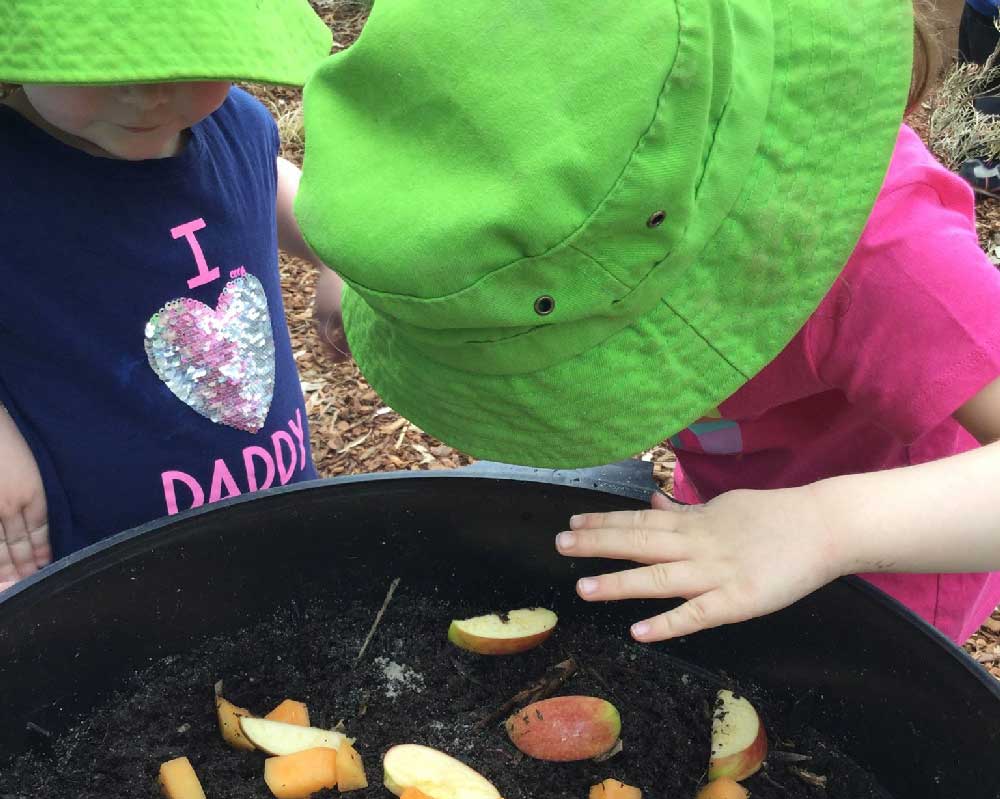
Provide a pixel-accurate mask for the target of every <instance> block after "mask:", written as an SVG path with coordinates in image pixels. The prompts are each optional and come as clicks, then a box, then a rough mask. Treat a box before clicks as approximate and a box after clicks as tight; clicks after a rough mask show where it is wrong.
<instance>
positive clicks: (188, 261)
mask: <svg viewBox="0 0 1000 799" xmlns="http://www.w3.org/2000/svg"><path fill="white" fill-rule="evenodd" d="M0 39H2V40H3V41H4V42H5V43H7V44H10V45H11V46H9V47H7V46H5V47H4V48H3V50H2V52H0V81H3V82H4V83H7V84H15V85H16V86H15V87H13V91H12V92H9V93H8V96H7V97H6V99H5V100H4V103H3V105H2V106H0V174H2V175H3V176H4V177H3V187H4V188H3V192H2V193H0V225H2V226H3V235H2V240H3V253H2V254H0V279H2V281H3V285H4V286H6V288H5V293H4V300H5V301H4V311H3V315H2V318H0V403H2V404H3V406H4V408H5V409H4V410H0V587H4V586H5V585H9V584H10V583H11V582H13V581H16V580H17V579H18V578H20V577H24V576H26V575H28V574H30V573H32V572H33V571H34V570H35V569H36V568H37V567H40V566H42V565H44V564H45V563H46V562H48V560H49V559H50V557H51V556H53V555H54V556H55V557H61V556H63V555H66V554H68V553H70V552H73V551H74V550H77V549H79V548H80V547H82V546H85V545H87V544H89V543H91V542H94V541H97V540H98V539H100V538H102V537H105V536H107V535H110V534H112V533H115V532H118V531H120V530H124V529H127V528H129V527H132V526H134V525H137V524H139V523H142V522H145V521H148V520H151V519H153V518H156V517H159V516H164V515H168V514H174V513H178V512H179V511H182V510H186V509H188V508H192V507H198V506H200V505H203V504H206V503H210V502H215V501H216V500H219V499H224V498H227V497H232V496H237V495H240V494H244V493H247V492H251V491H256V490H258V489H262V488H266V487H269V486H272V485H274V486H276V485H283V484H286V483H290V482H294V481H300V480H307V479H310V478H313V477H315V475H316V473H315V468H314V466H313V463H312V459H311V455H310V450H309V431H308V427H307V424H306V412H305V409H304V407H303V398H302V392H301V388H300V385H299V381H298V376H297V373H296V369H295V362H294V360H293V357H292V351H291V345H290V341H289V334H288V329H287V326H286V324H285V321H284V310H283V306H282V300H281V294H280V286H279V275H278V260H277V249H278V245H279V244H280V245H281V247H283V248H284V249H286V250H287V251H288V252H290V253H292V254H295V255H300V256H303V257H310V258H314V256H312V255H311V253H309V252H308V248H307V247H306V245H305V243H304V242H303V241H302V239H301V237H300V235H299V233H298V228H297V226H296V225H295V222H294V218H293V217H292V214H291V202H292V198H293V197H294V194H295V192H296V191H297V185H298V178H299V175H298V170H297V168H296V167H294V166H293V165H291V164H290V163H288V162H286V161H282V160H281V159H279V158H278V146H279V142H278V132H277V127H276V125H275V123H274V121H273V120H272V119H271V117H270V115H269V114H268V113H267V111H266V110H265V109H264V108H263V106H261V105H260V104H259V103H258V102H257V101H256V100H254V99H252V98H251V97H250V96H249V95H248V94H246V93H244V92H242V91H240V90H237V89H235V88H233V87H232V86H231V83H230V81H231V80H232V79H238V78H242V79H249V80H256V81H264V82H271V83H280V84H299V85H301V84H302V83H304V81H305V79H306V77H307V76H308V74H309V72H310V71H311V70H312V69H313V67H315V66H316V65H317V64H318V62H319V60H320V59H322V58H323V57H324V56H325V55H327V54H328V53H329V51H330V43H331V34H330V32H329V30H328V29H327V27H326V26H325V25H324V23H323V22H322V20H320V19H319V18H318V17H317V16H316V15H315V14H314V12H313V11H312V9H311V8H310V7H309V5H308V3H307V2H306V0H163V2H160V3H156V4H145V3H142V4H127V9H126V7H125V6H122V4H117V5H116V6H115V8H114V13H112V10H111V9H110V7H109V6H108V4H107V3H105V2H102V1H98V0H74V1H73V2H56V3H51V2H50V3H44V4H38V3H36V2H34V0H14V2H13V5H11V4H10V3H7V4H5V6H4V9H3V10H2V11H0ZM316 263H318V261H317V262H316ZM323 271H324V272H327V273H329V270H323ZM329 274H330V275H332V274H333V273H329ZM333 279H334V280H335V278H333ZM329 280H330V278H329V277H328V278H326V280H325V282H329Z"/></svg>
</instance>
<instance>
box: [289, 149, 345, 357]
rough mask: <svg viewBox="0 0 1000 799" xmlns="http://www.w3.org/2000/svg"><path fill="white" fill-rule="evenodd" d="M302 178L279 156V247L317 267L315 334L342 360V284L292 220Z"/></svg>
mask: <svg viewBox="0 0 1000 799" xmlns="http://www.w3.org/2000/svg"><path fill="white" fill-rule="evenodd" d="M301 177H302V173H301V171H300V170H299V168H298V167H297V166H295V164H293V163H291V162H290V161H286V160H285V159H284V158H279V159H278V246H279V247H281V249H282V250H284V251H285V252H287V253H288V254H289V255H293V256H295V257H297V258H301V259H303V260H305V261H308V262H309V263H311V264H313V265H314V266H315V267H316V269H317V270H318V272H317V276H316V298H315V301H314V304H313V321H314V322H315V324H316V333H317V334H318V335H319V337H320V340H321V341H322V342H323V343H324V344H326V345H327V350H328V352H329V354H330V355H331V356H332V357H333V359H334V360H336V361H342V360H346V359H347V358H349V357H350V349H349V348H348V346H347V338H346V336H345V335H344V323H343V319H342V317H341V312H340V296H341V293H342V292H343V290H344V284H343V282H342V281H341V280H340V278H339V277H338V276H337V273H336V272H334V271H333V270H332V269H330V268H328V267H327V266H326V265H325V264H324V263H323V262H322V261H321V260H320V259H319V258H318V257H316V254H315V253H314V252H313V251H312V250H311V249H310V247H309V245H308V244H307V243H306V240H305V239H304V238H303V237H302V233H301V231H300V230H299V225H298V222H296V221H295V214H294V213H293V212H292V209H293V206H294V204H295V195H296V194H297V193H298V191H299V180H300V179H301Z"/></svg>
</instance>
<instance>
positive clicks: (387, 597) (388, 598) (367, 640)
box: [351, 577, 399, 668]
mask: <svg viewBox="0 0 1000 799" xmlns="http://www.w3.org/2000/svg"><path fill="white" fill-rule="evenodd" d="M398 586H399V578H398V577H397V578H396V579H395V580H393V581H392V584H391V585H390V586H389V591H388V593H387V594H386V595H385V601H384V602H382V607H380V608H379V610H378V613H377V614H376V616H375V621H374V622H372V628H371V629H370V630H369V631H368V636H367V637H366V638H365V642H364V643H363V644H362V645H361V650H360V651H359V652H358V656H357V657H356V658H354V663H353V664H351V667H352V668H353V667H354V666H357V665H358V663H359V662H360V661H361V658H362V657H364V654H365V650H367V649H368V644H370V643H371V640H372V638H373V637H374V635H375V630H377V629H378V625H379V623H380V622H381V621H382V616H384V615H385V609H386V608H387V607H389V603H390V602H391V601H392V595H393V594H395V593H396V588H397V587H398Z"/></svg>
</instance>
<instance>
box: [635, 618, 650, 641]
mask: <svg viewBox="0 0 1000 799" xmlns="http://www.w3.org/2000/svg"><path fill="white" fill-rule="evenodd" d="M645 635H649V622H645V621H640V622H638V623H637V624H633V625H632V637H633V638H642V637H643V636H645Z"/></svg>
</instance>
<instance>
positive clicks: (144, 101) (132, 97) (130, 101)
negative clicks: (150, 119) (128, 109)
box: [119, 83, 170, 110]
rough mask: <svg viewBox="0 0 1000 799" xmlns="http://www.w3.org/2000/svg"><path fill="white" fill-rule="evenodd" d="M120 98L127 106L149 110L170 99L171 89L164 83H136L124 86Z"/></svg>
mask: <svg viewBox="0 0 1000 799" xmlns="http://www.w3.org/2000/svg"><path fill="white" fill-rule="evenodd" d="M119 96H120V99H121V101H122V102H123V103H125V104H126V105H131V106H135V107H136V108H140V109H142V110H149V109H151V108H157V107H158V106H161V105H163V104H164V103H166V102H167V101H168V100H169V99H170V87H169V86H167V85H166V84H163V83H134V84H130V85H127V86H122V87H121V93H120V95H119Z"/></svg>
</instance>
